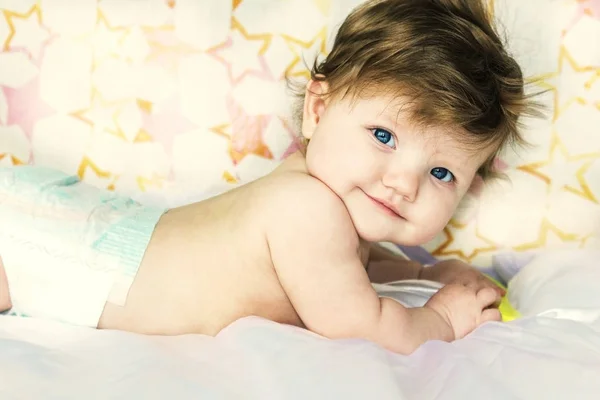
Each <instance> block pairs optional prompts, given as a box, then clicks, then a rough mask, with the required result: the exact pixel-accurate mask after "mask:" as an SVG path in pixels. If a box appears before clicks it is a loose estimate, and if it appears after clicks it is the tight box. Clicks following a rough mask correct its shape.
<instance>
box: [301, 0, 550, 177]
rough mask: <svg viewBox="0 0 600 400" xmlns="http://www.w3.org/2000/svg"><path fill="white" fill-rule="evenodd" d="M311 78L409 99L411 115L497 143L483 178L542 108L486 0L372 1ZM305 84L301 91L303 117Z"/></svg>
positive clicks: (333, 89)
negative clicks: (522, 120)
mask: <svg viewBox="0 0 600 400" xmlns="http://www.w3.org/2000/svg"><path fill="white" fill-rule="evenodd" d="M310 77H311V79H312V80H315V81H324V82H326V83H327V87H328V92H327V93H326V94H324V96H334V97H338V96H339V97H341V98H343V97H346V96H351V97H352V98H354V99H356V98H359V97H361V96H368V95H371V94H375V93H377V94H382V93H383V94H385V95H392V96H404V97H407V98H410V99H411V102H410V115H411V122H413V123H415V124H419V125H423V126H448V127H455V128H456V129H453V130H452V132H455V135H456V139H458V140H459V141H460V142H461V143H463V144H464V145H465V146H470V147H471V148H473V149H474V150H479V149H483V148H490V147H491V148H492V149H494V151H493V152H492V154H491V156H490V157H489V158H488V160H486V161H485V162H484V164H483V165H482V166H481V167H480V169H479V171H478V175H480V176H481V177H482V178H483V179H484V180H487V179H489V178H491V177H495V176H500V174H498V173H497V171H495V170H494V159H495V158H496V156H497V155H498V153H499V152H500V151H501V150H502V149H504V148H505V147H506V146H507V145H509V144H516V145H526V144H527V142H526V141H525V140H524V138H523V137H522V135H521V133H520V129H519V128H520V124H519V118H520V117H521V116H524V115H529V116H539V115H540V112H539V110H540V106H539V105H538V104H536V103H535V102H534V101H533V100H532V98H533V96H535V94H530V95H528V94H526V93H525V85H526V83H525V80H524V78H523V73H522V71H521V68H520V66H519V64H518V63H517V61H516V60H515V59H514V58H513V57H512V56H511V55H509V54H508V52H507V49H506V48H505V46H504V44H503V42H502V40H501V38H500V36H499V34H498V33H497V32H496V30H495V28H494V25H493V23H492V21H491V15H490V13H488V11H487V10H486V8H485V6H484V4H483V3H482V2H481V1H479V0H370V1H367V2H365V3H363V4H361V5H360V6H358V7H357V8H355V9H354V10H353V11H352V12H351V13H350V14H349V15H348V17H347V18H346V19H345V20H344V22H343V23H342V24H341V26H340V28H339V30H338V32H337V35H336V37H335V40H334V44H333V48H332V50H331V52H330V53H329V54H328V55H327V56H326V57H325V59H323V60H318V59H317V60H315V63H314V65H313V66H312V69H311V71H310ZM304 90H305V87H304V86H303V87H302V88H298V90H296V94H297V95H298V96H299V98H300V101H299V104H298V107H297V110H296V116H297V117H298V116H299V115H300V116H301V115H302V104H303V99H304Z"/></svg>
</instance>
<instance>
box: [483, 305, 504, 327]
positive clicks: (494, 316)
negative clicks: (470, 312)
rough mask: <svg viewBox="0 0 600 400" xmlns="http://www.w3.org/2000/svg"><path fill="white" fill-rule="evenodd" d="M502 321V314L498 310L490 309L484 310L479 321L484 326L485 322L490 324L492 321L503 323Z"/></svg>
mask: <svg viewBox="0 0 600 400" xmlns="http://www.w3.org/2000/svg"><path fill="white" fill-rule="evenodd" d="M501 320H502V315H501V314H500V311H498V309H497V308H488V309H485V310H483V312H482V313H481V319H480V321H479V323H481V324H483V323H484V322H490V321H501Z"/></svg>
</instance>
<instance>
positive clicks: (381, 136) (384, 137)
mask: <svg viewBox="0 0 600 400" xmlns="http://www.w3.org/2000/svg"><path fill="white" fill-rule="evenodd" d="M372 132H373V136H375V138H376V139H377V140H379V141H380V142H381V143H383V144H385V145H386V146H389V147H392V148H393V147H396V142H395V140H394V135H392V134H391V133H390V132H388V131H386V130H385V129H381V128H375V129H373V130H372Z"/></svg>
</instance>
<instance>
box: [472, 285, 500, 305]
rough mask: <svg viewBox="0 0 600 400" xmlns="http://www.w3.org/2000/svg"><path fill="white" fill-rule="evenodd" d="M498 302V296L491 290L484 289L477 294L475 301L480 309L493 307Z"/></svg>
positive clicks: (488, 288)
mask: <svg viewBox="0 0 600 400" xmlns="http://www.w3.org/2000/svg"><path fill="white" fill-rule="evenodd" d="M498 300H500V294H499V293H498V292H497V291H496V290H495V289H493V288H490V287H486V288H483V289H481V290H479V291H478V292H477V301H478V302H479V304H480V306H481V308H482V309H484V308H487V307H490V306H493V305H494V304H495V303H496V302H497V301H498Z"/></svg>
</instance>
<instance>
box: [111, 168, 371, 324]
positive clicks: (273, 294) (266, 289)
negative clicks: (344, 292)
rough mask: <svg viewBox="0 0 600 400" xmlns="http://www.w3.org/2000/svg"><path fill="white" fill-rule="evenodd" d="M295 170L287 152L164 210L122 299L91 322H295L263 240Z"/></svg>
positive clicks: (290, 305)
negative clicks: (253, 176)
mask: <svg viewBox="0 0 600 400" xmlns="http://www.w3.org/2000/svg"><path fill="white" fill-rule="evenodd" d="M299 174H301V175H304V176H303V177H302V178H303V179H306V178H305V176H306V173H305V170H304V164H303V162H302V160H299V159H295V158H293V157H292V158H290V160H289V161H286V162H284V163H283V164H282V165H281V166H280V167H279V168H278V169H277V170H275V171H274V172H273V173H271V174H270V175H268V176H266V177H264V178H262V179H259V180H256V181H254V182H252V183H249V184H247V185H244V186H241V187H238V188H236V189H234V190H232V191H229V192H227V193H224V194H222V195H220V196H216V197H214V198H211V199H207V200H205V201H202V202H199V203H195V204H191V205H187V206H183V207H180V208H176V209H172V210H170V211H169V212H167V213H166V214H165V215H164V216H163V217H162V218H161V220H160V221H159V223H158V225H157V227H156V230H155V231H154V234H153V236H152V239H151V241H150V244H149V247H148V249H147V250H146V253H145V256H144V260H143V262H142V264H141V266H140V269H139V272H138V274H137V277H136V278H135V281H134V282H133V285H132V287H131V289H130V292H129V296H128V298H127V303H126V305H125V307H119V306H116V305H114V304H111V303H107V304H106V307H105V309H104V312H103V314H102V317H101V319H100V323H99V328H104V329H107V328H108V329H121V330H128V331H134V332H140V333H147V334H182V333H190V332H194V333H203V334H209V335H214V334H216V333H218V332H219V331H220V330H221V329H223V328H224V327H226V326H227V325H229V324H230V323H232V322H233V321H235V320H237V319H239V318H242V317H245V316H259V317H264V318H267V319H270V320H273V321H277V322H282V323H287V324H291V325H297V326H302V321H301V320H300V318H299V317H298V314H297V313H296V312H295V311H294V308H293V306H292V304H291V303H290V301H289V299H288V297H287V296H286V293H285V291H284V290H283V288H282V286H281V283H280V281H279V279H278V276H277V273H276V270H275V268H274V266H273V263H272V260H271V255H270V250H269V245H268V243H267V229H268V228H267V226H268V225H269V224H272V223H273V219H277V218H278V213H277V211H278V210H279V209H280V208H281V206H282V204H281V203H282V202H283V201H285V198H286V196H285V195H283V196H278V195H277V192H276V191H278V190H289V185H285V184H283V183H284V182H290V181H293V179H294V176H298V175H299ZM311 179H312V178H311ZM299 212H301V211H300V210H299ZM289 246H294V244H293V243H290V244H289ZM365 257H366V254H365ZM166 327H167V328H166Z"/></svg>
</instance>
